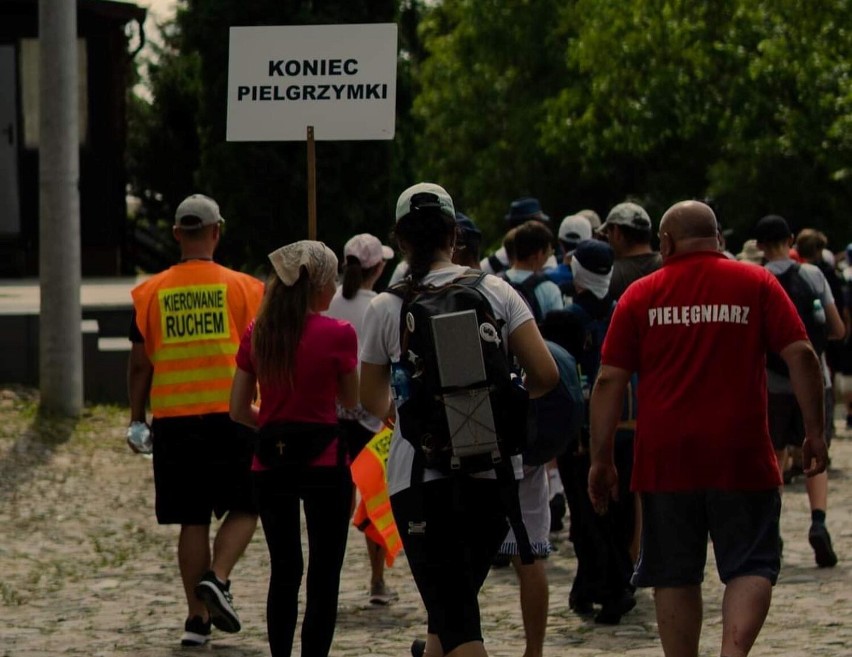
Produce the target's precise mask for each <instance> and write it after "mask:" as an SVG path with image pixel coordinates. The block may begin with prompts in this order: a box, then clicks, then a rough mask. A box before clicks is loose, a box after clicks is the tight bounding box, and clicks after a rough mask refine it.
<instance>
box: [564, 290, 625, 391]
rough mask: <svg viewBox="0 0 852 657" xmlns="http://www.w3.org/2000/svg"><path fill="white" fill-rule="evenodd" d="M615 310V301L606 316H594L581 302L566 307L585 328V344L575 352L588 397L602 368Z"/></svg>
mask: <svg viewBox="0 0 852 657" xmlns="http://www.w3.org/2000/svg"><path fill="white" fill-rule="evenodd" d="M613 310H615V301H613V302H612V306H610V309H609V312H608V313H607V314H606V316H604V317H599V318H594V317H592V316H591V315H590V314H589V313H588V312H587V311H586V309H585V308H583V307H582V306H581V305H579V304H576V303H574V304H571V305H570V306H569V307H568V308H566V309H565V312H566V313H571V314H573V315H575V316H576V317H577V318H578V319H579V321H580V324H581V326H582V328H583V344H582V346H581V348H580V350H579V351H578V353H576V354H574V355H575V357H576V358H577V365H578V366H579V369H580V381H581V383H582V385H583V396H584V397H585V398H586V399H588V398H589V396H590V395H591V391H592V388H593V387H594V385H595V379H596V378H597V377H598V371H599V370H600V368H601V347H603V342H604V338H605V337H606V332H607V329H609V322H610V320H611V319H612V312H613Z"/></svg>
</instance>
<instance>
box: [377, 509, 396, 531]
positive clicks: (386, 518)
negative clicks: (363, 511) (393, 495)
mask: <svg viewBox="0 0 852 657" xmlns="http://www.w3.org/2000/svg"><path fill="white" fill-rule="evenodd" d="M373 524H374V525H375V526H376V528H377V529H378V530H379V531H380V532H381V531H384V530H385V529H387V528H388V527H390V526H391V525H392V524H393V514H392V513H384V514H382V515H381V516H379V517H378V518H376V519H375V520H373Z"/></svg>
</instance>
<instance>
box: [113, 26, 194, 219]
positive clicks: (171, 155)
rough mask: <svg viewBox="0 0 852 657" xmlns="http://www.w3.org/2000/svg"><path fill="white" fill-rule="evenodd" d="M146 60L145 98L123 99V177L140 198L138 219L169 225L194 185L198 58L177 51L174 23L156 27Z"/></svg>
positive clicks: (178, 48) (178, 44)
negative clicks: (125, 128)
mask: <svg viewBox="0 0 852 657" xmlns="http://www.w3.org/2000/svg"><path fill="white" fill-rule="evenodd" d="M159 37H160V39H159V41H154V43H152V44H151V45H150V46H149V48H150V49H151V54H150V55H149V56H148V57H146V61H145V65H146V67H147V71H148V89H149V91H150V94H151V100H148V99H147V98H140V97H139V96H137V95H135V94H133V93H131V94H129V98H128V122H129V130H128V146H127V152H128V167H127V168H128V179H129V184H130V191H131V193H133V194H134V195H135V196H137V197H139V198H140V199H141V200H142V215H143V216H142V218H143V219H147V220H148V221H150V222H151V223H154V224H156V223H157V222H158V221H165V222H166V223H167V224H168V225H169V226H170V225H171V218H172V217H173V216H174V211H175V208H176V207H177V205H178V203H180V201H181V200H182V199H183V198H184V197H185V196H186V195H187V193H188V192H187V190H192V189H193V186H194V181H193V176H194V174H195V171H196V170H197V169H198V164H199V158H200V153H199V141H198V134H197V132H196V117H197V114H198V100H199V93H200V90H201V83H200V70H201V66H200V62H201V60H200V58H199V57H198V55H197V54H196V53H190V54H187V55H184V54H182V53H181V52H180V34H179V32H178V31H177V28H176V25H175V23H174V22H171V23H167V24H165V25H163V26H161V27H160V28H159Z"/></svg>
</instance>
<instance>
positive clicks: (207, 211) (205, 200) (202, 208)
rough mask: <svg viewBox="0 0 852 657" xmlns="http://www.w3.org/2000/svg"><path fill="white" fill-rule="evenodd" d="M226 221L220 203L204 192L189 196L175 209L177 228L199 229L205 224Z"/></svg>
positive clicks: (209, 224)
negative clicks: (221, 212)
mask: <svg viewBox="0 0 852 657" xmlns="http://www.w3.org/2000/svg"><path fill="white" fill-rule="evenodd" d="M223 223H225V219H224V217H222V215H221V214H219V204H218V203H216V201H214V200H213V199H212V198H210V197H209V196H205V195H204V194H193V195H192V196H187V197H186V198H185V199H184V200H183V201H181V203H180V205H179V206H178V207H177V210H176V211H175V228H180V229H182V230H197V229H198V228H202V227H203V226H212V225H213V224H223Z"/></svg>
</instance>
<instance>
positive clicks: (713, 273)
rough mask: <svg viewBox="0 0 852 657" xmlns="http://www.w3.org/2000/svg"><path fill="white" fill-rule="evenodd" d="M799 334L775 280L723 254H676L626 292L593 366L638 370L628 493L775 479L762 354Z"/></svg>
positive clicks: (802, 336) (760, 484) (762, 484)
mask: <svg viewBox="0 0 852 657" xmlns="http://www.w3.org/2000/svg"><path fill="white" fill-rule="evenodd" d="M767 274H768V275H767ZM807 338H808V336H807V333H806V332H805V328H804V326H803V325H802V321H801V320H800V319H799V315H798V314H797V313H796V309H795V307H794V306H793V303H792V302H791V301H790V298H789V297H788V296H787V294H786V293H785V292H784V289H783V288H782V287H781V285H780V284H779V283H778V281H777V280H776V279H775V277H774V276H772V275H771V274H769V272H767V271H766V270H765V269H763V268H761V267H754V266H752V265H746V264H743V263H740V262H736V261H734V260H729V259H727V258H725V256H724V255H722V254H718V253H712V252H699V253H690V254H685V255H680V256H674V257H672V258H670V259H668V260H667V261H666V263H665V265H664V266H663V268H662V269H660V270H659V271H657V272H655V273H653V274H651V275H649V276H646V277H644V278H640V279H639V280H638V281H636V282H635V283H633V284H632V285H631V286H630V287H628V288H627V291H626V292H625V293H624V295H623V296H622V297H621V298H620V299H619V301H618V305H617V306H616V308H615V313H614V314H613V317H612V323H611V324H610V327H609V331H608V332H607V335H606V339H605V340H604V344H603V350H602V354H601V361H602V363H603V364H604V365H612V366H615V367H619V368H622V369H625V370H628V371H631V372H638V373H639V414H638V418H637V420H636V438H635V448H634V452H635V459H634V465H633V481H632V487H633V490H636V491H645V492H673V491H686V490H700V489H708V488H716V489H722V490H731V489H733V490H765V489H769V488H775V487H777V486H780V485H781V478H780V475H779V473H778V466H777V464H776V460H775V453H774V450H773V448H772V442H771V441H770V439H769V429H768V423H767V415H766V357H765V354H766V352H767V351H773V352H775V353H779V352H780V351H781V350H782V349H784V347H786V346H787V345H789V344H791V343H793V342H796V341H799V340H807Z"/></svg>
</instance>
